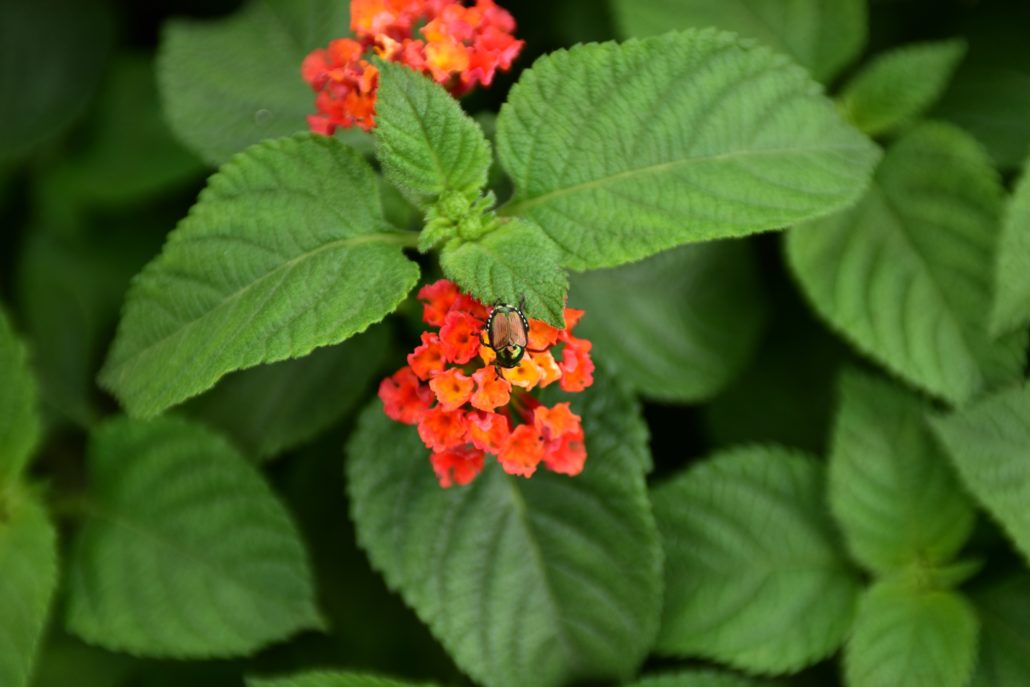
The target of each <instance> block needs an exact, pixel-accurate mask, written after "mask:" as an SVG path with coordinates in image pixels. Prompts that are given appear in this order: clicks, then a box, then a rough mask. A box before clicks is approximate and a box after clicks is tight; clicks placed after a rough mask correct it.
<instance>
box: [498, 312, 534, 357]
mask: <svg viewBox="0 0 1030 687" xmlns="http://www.w3.org/2000/svg"><path fill="white" fill-rule="evenodd" d="M504 317H505V319H507V320H508V330H509V331H510V332H511V335H510V338H509V341H508V342H509V343H512V344H515V345H516V346H522V347H523V348H525V347H526V346H527V345H528V344H529V337H528V332H527V331H526V327H525V324H524V323H523V322H522V318H521V317H520V316H519V313H518V312H517V311H515V310H510V311H508V312H506V313H504Z"/></svg>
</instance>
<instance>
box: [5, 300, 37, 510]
mask: <svg viewBox="0 0 1030 687" xmlns="http://www.w3.org/2000/svg"><path fill="white" fill-rule="evenodd" d="M36 402H37V401H36V381H35V379H34V378H33V376H32V371H31V370H30V369H29V363H28V358H27V355H26V352H25V346H24V345H23V344H22V342H21V341H20V340H19V339H18V337H17V336H16V335H15V333H14V329H13V328H12V327H11V322H10V320H9V319H8V318H7V315H6V314H5V313H4V311H3V309H2V308H0V495H2V492H3V489H4V487H7V486H8V485H10V484H11V483H12V482H14V481H15V480H17V479H18V476H19V475H21V473H22V471H23V470H24V469H25V465H26V464H27V463H28V462H29V458H31V457H32V452H33V450H34V449H35V448H36V444H37V443H38V441H39V435H40V427H39V415H38V412H37V408H36Z"/></svg>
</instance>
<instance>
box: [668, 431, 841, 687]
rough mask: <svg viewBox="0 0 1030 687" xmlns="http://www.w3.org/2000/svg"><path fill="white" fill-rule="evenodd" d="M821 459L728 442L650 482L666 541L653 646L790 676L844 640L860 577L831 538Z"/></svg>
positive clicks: (770, 447)
mask: <svg viewBox="0 0 1030 687" xmlns="http://www.w3.org/2000/svg"><path fill="white" fill-rule="evenodd" d="M824 478H825V475H824V472H823V469H822V467H821V466H820V465H819V464H818V463H816V462H815V461H814V460H812V459H810V458H808V457H807V456H805V455H803V454H800V453H796V452H794V451H791V450H789V449H784V448H778V447H773V446H752V447H745V448H738V449H733V450H730V451H726V452H723V453H720V454H717V455H716V456H715V457H713V458H711V459H710V460H707V461H705V462H704V463H701V464H699V465H697V466H696V467H694V468H691V469H689V470H687V471H686V472H683V473H681V474H680V475H678V476H676V477H674V478H672V479H671V480H669V481H668V482H665V483H664V484H662V485H660V486H659V487H657V488H656V489H655V490H654V493H653V497H652V499H653V502H654V509H655V518H656V519H657V520H658V527H659V529H660V530H661V533H662V541H663V543H664V548H665V556H666V560H665V613H664V617H663V620H662V630H661V633H660V635H659V638H658V650H659V651H660V652H661V653H663V654H671V655H676V656H700V657H704V658H709V659H713V660H717V661H720V662H722V663H727V664H729V665H732V666H734V667H737V668H742V669H744V670H748V671H753V672H757V673H769V674H776V673H789V672H795V671H797V670H799V669H801V668H803V667H804V666H806V665H809V664H812V663H815V662H817V661H819V660H821V659H823V658H826V657H827V656H829V655H830V654H832V653H833V652H834V651H836V650H837V648H838V647H839V646H840V645H841V643H843V641H844V638H845V636H846V635H847V633H848V630H849V629H850V627H851V620H852V617H853V614H854V608H855V601H856V598H857V596H858V592H859V582H858V579H857V577H856V575H855V574H854V572H853V571H852V570H851V568H850V566H849V565H848V563H847V561H846V560H845V559H844V556H843V554H842V552H841V551H839V550H838V547H837V546H836V540H837V533H836V532H835V531H834V529H833V526H832V524H831V523H830V521H829V518H828V517H827V513H826V506H825V504H824V502H823V490H824V488H825V482H824Z"/></svg>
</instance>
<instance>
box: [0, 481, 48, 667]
mask: <svg viewBox="0 0 1030 687" xmlns="http://www.w3.org/2000/svg"><path fill="white" fill-rule="evenodd" d="M0 571H3V572H2V574H0V618H3V622H2V624H0V685H4V687H28V685H29V684H30V678H31V676H32V671H33V664H34V663H35V658H36V651H37V650H38V647H39V644H40V638H41V637H42V635H43V628H44V627H45V625H46V620H47V611H48V609H49V608H50V599H51V597H52V596H53V593H54V590H55V589H56V588H57V533H56V532H55V531H54V528H53V526H51V524H50V522H49V521H48V520H47V515H46V512H45V511H44V510H43V507H42V506H41V505H40V504H39V503H37V502H36V500H35V497H34V496H32V495H31V494H29V493H27V492H25V491H24V490H22V489H18V488H14V489H12V488H8V489H6V490H5V489H3V488H0Z"/></svg>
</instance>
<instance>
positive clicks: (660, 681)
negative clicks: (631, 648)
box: [627, 670, 769, 687]
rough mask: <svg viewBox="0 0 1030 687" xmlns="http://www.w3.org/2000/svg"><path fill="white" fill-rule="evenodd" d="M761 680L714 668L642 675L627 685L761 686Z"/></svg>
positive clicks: (637, 686)
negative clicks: (642, 676)
mask: <svg viewBox="0 0 1030 687" xmlns="http://www.w3.org/2000/svg"><path fill="white" fill-rule="evenodd" d="M768 684H769V683H768V682H765V681H763V680H754V679H751V678H747V677H743V676H741V675H733V674H732V673H720V672H717V671H714V670H684V671H681V672H677V673H667V674H663V675H653V676H650V677H644V678H641V679H639V680H637V681H636V682H632V683H630V684H629V685H628V686H627V687H762V686H763V685H768Z"/></svg>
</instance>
